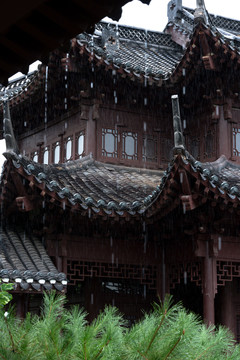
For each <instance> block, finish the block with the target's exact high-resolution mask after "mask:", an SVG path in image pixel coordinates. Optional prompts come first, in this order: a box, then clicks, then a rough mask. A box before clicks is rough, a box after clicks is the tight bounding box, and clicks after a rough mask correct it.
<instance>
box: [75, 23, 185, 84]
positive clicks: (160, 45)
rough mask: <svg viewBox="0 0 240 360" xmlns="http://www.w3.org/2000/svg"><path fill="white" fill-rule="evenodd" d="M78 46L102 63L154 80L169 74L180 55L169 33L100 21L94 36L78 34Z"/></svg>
mask: <svg viewBox="0 0 240 360" xmlns="http://www.w3.org/2000/svg"><path fill="white" fill-rule="evenodd" d="M78 45H79V46H84V47H85V49H86V50H87V51H88V53H89V54H91V53H94V55H95V57H96V59H97V60H100V59H102V58H103V59H104V61H105V64H106V65H108V63H111V64H113V65H114V66H115V67H116V68H120V67H123V68H124V70H125V71H126V72H129V71H132V72H133V73H134V75H135V76H137V77H140V75H143V76H146V77H148V76H152V77H153V78H155V80H157V79H160V78H166V77H167V76H169V74H170V73H171V72H172V71H173V70H174V68H175V66H176V64H177V63H178V62H179V60H180V59H181V58H182V55H183V51H182V48H181V47H180V46H179V45H177V44H176V43H174V42H173V41H172V39H171V36H170V35H169V34H165V33H161V32H154V31H147V30H144V29H137V28H133V27H129V26H122V25H115V24H108V23H104V22H101V23H99V24H97V25H96V27H95V33H94V35H89V34H86V33H83V34H81V35H79V36H78Z"/></svg>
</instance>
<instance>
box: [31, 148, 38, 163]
mask: <svg viewBox="0 0 240 360" xmlns="http://www.w3.org/2000/svg"><path fill="white" fill-rule="evenodd" d="M32 159H33V161H35V162H38V151H34V153H33V154H32Z"/></svg>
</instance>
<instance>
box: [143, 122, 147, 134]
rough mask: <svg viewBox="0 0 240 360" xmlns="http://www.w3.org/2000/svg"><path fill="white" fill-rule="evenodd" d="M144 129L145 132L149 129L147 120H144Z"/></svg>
mask: <svg viewBox="0 0 240 360" xmlns="http://www.w3.org/2000/svg"><path fill="white" fill-rule="evenodd" d="M143 131H144V132H146V131H147V123H146V121H144V122H143Z"/></svg>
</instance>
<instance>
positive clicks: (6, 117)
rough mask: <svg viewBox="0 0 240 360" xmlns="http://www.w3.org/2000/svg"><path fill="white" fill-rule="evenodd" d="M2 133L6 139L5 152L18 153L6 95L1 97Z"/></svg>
mask: <svg viewBox="0 0 240 360" xmlns="http://www.w3.org/2000/svg"><path fill="white" fill-rule="evenodd" d="M3 134H4V138H5V141H6V152H14V153H15V154H19V149H18V146H17V142H16V139H15V136H14V133H13V127H12V121H11V116H10V110H9V103H8V97H7V96H4V98H3Z"/></svg>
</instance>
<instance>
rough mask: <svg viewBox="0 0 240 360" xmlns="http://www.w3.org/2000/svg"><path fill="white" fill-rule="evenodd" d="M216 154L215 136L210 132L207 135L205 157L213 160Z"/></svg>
mask: <svg viewBox="0 0 240 360" xmlns="http://www.w3.org/2000/svg"><path fill="white" fill-rule="evenodd" d="M215 153H216V144H215V134H214V132H212V131H209V132H208V133H207V134H206V135H205V144H204V157H205V158H212V157H214V156H215Z"/></svg>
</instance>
